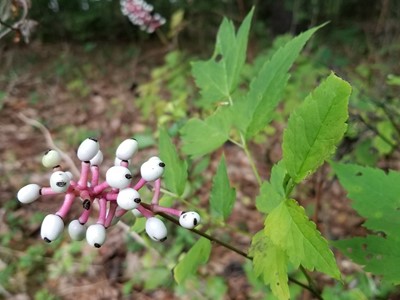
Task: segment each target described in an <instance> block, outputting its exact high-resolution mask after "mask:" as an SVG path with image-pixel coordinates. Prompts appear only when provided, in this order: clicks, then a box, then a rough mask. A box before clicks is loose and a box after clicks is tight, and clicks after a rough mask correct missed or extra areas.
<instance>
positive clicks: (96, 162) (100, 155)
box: [90, 150, 104, 166]
mask: <svg viewBox="0 0 400 300" xmlns="http://www.w3.org/2000/svg"><path fill="white" fill-rule="evenodd" d="M103 158H104V157H103V152H101V150H99V151H98V152H97V154H96V155H95V156H94V157H93V158H92V159H91V160H90V164H91V165H92V166H99V165H100V164H101V163H102V162H103Z"/></svg>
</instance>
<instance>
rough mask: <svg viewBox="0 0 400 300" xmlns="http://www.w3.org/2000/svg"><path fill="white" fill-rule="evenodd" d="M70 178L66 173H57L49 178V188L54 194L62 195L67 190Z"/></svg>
mask: <svg viewBox="0 0 400 300" xmlns="http://www.w3.org/2000/svg"><path fill="white" fill-rule="evenodd" d="M70 180H71V179H70V177H69V176H68V174H67V173H65V172H62V171H57V172H54V173H53V174H51V176H50V187H51V189H52V190H53V191H54V192H56V193H64V192H66V191H67V190H68V187H69V184H70Z"/></svg>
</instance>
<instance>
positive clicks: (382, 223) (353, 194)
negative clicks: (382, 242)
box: [331, 163, 400, 236]
mask: <svg viewBox="0 0 400 300" xmlns="http://www.w3.org/2000/svg"><path fill="white" fill-rule="evenodd" d="M331 165H332V167H333V169H334V170H335V172H336V174H337V175H338V177H339V181H340V183H341V185H342V186H343V187H344V188H345V189H346V190H347V192H348V197H349V198H350V199H351V200H352V207H353V208H354V209H355V210H356V211H357V212H358V213H359V214H360V215H361V216H363V217H364V218H366V219H367V220H366V221H365V223H364V226H365V227H367V228H368V229H371V230H375V231H383V232H385V234H387V235H393V236H398V235H399V230H398V228H400V218H399V209H400V196H399V195H400V184H399V183H400V173H399V172H395V171H389V172H388V173H387V174H386V173H385V172H383V171H382V170H380V169H374V168H370V167H362V166H358V165H352V164H339V163H332V164H331Z"/></svg>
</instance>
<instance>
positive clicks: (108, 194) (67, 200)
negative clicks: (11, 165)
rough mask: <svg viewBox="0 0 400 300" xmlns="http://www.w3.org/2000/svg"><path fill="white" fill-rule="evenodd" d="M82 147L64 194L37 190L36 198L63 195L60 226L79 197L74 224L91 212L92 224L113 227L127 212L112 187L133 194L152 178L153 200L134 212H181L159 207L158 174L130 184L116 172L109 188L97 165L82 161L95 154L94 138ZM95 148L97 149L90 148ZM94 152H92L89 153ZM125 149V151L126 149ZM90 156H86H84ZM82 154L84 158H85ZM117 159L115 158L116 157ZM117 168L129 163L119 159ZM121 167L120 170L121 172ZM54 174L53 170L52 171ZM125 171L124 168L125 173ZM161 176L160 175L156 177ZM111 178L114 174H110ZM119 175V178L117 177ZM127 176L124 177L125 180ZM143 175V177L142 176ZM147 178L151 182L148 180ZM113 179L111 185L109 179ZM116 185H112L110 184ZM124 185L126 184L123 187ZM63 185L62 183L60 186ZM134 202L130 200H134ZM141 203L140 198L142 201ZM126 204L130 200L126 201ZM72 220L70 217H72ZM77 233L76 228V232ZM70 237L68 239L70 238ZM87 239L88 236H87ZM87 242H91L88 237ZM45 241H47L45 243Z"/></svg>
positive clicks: (46, 188)
mask: <svg viewBox="0 0 400 300" xmlns="http://www.w3.org/2000/svg"><path fill="white" fill-rule="evenodd" d="M81 145H83V147H82V148H81V152H80V155H81V157H82V155H84V157H85V161H82V162H81V170H80V176H79V179H78V181H74V180H72V179H71V180H70V182H69V187H68V189H67V191H66V192H65V193H58V192H54V191H53V190H52V188H51V187H41V188H40V190H39V195H40V196H46V197H48V196H56V195H61V194H64V201H63V203H62V205H61V206H60V208H59V209H58V211H57V212H56V215H58V216H59V217H61V218H62V220H63V221H64V223H66V222H67V218H68V215H69V214H70V212H71V208H72V207H73V205H74V201H75V200H76V199H77V198H79V199H80V200H81V203H80V205H79V206H78V207H80V208H81V214H80V216H79V218H78V221H79V223H80V224H81V225H85V224H86V223H87V222H88V220H89V217H90V215H91V214H92V213H93V211H97V220H96V223H97V224H100V225H103V226H104V227H105V228H108V227H110V226H112V225H113V224H115V223H116V222H113V220H116V219H118V218H120V217H122V216H123V215H124V214H125V213H127V210H124V209H122V208H121V207H119V206H118V203H117V198H118V195H119V192H120V189H118V188H115V186H117V187H118V186H121V187H125V186H127V188H133V189H135V190H136V191H139V190H140V189H141V188H142V187H144V186H145V185H146V184H147V183H148V181H147V180H153V178H156V177H157V178H156V179H154V181H153V182H154V189H153V191H154V193H153V197H152V200H151V203H150V204H143V205H142V204H139V205H138V206H137V210H138V211H139V212H140V213H141V214H142V215H143V216H144V217H145V218H146V219H149V218H153V217H154V215H155V214H157V213H165V214H169V215H172V216H177V217H179V216H181V215H182V211H181V210H177V209H174V208H169V207H163V206H160V205H159V199H160V195H161V179H160V178H158V177H160V176H161V175H162V172H161V173H157V175H155V176H153V177H146V178H147V180H145V179H144V178H143V177H141V178H140V179H139V180H138V181H137V182H136V183H133V182H131V178H132V176H130V173H129V176H128V175H126V174H127V173H117V174H116V177H117V178H114V177H112V179H111V182H110V184H112V185H113V186H114V187H111V186H110V184H109V183H107V181H105V180H104V181H102V180H101V179H100V172H99V166H98V165H97V164H96V165H91V162H90V161H89V160H90V159H89V160H86V158H89V157H90V156H91V154H92V153H95V152H96V151H100V150H96V149H98V142H97V140H95V139H90V140H89V141H88V139H87V140H85V144H83V143H82V144H81ZM84 147H86V148H87V152H85V151H82V149H83V148H84ZM94 147H97V148H94ZM93 149H95V150H96V151H95V150H93ZM128 150H129V149H128ZM88 153H90V154H88ZM85 155H86V156H85ZM117 158H118V159H119V157H118V155H117ZM152 159H154V157H152V158H150V159H149V161H154V160H152ZM157 161H159V162H160V163H161V164H158V165H159V166H161V165H162V166H161V167H162V168H164V166H165V164H164V163H162V162H161V160H159V158H157ZM119 164H120V166H122V167H124V168H128V166H129V163H128V161H127V160H121V161H120V163H119ZM124 168H122V169H124ZM57 170H62V168H61V167H59V168H58V169H57ZM146 170H147V173H148V172H149V171H150V172H152V171H151V170H152V169H150V168H148V169H146ZM53 171H54V170H53ZM124 172H126V169H125V171H124ZM159 174H161V175H159ZM113 175H114V173H113ZM120 175H121V176H122V177H121V178H120V177H119V176H120ZM127 176H128V177H127ZM143 176H144V175H143ZM150 178H151V179H150ZM114 179H115V180H116V181H115V182H114V181H113V180H114ZM119 182H122V183H123V184H121V185H118V184H119ZM114 183H116V184H114ZM126 183H129V184H128V185H126ZM64 184H65V183H64ZM134 200H136V199H133V200H132V201H134ZM142 200H143V199H142ZM129 201H130V199H129ZM142 203H143V202H142ZM93 205H95V207H96V208H97V207H98V210H96V209H95V210H94V209H93ZM72 219H73V218H72ZM79 230H80V229H79ZM71 237H72V236H71ZM87 237H88V236H87ZM92 237H93V236H92ZM89 240H91V239H90V238H89ZM47 242H49V241H47ZM101 245H102V243H100V244H98V243H95V247H100V246H101Z"/></svg>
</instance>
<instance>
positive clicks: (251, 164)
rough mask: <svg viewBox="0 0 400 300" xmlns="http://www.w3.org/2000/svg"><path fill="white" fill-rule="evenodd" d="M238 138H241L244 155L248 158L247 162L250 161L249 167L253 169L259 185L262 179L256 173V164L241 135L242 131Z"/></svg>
mask: <svg viewBox="0 0 400 300" xmlns="http://www.w3.org/2000/svg"><path fill="white" fill-rule="evenodd" d="M240 139H241V140H242V146H243V150H244V153H246V156H247V158H248V159H249V163H250V166H251V169H252V170H253V173H254V176H255V177H256V179H257V183H258V186H261V185H262V180H261V177H260V174H259V173H258V170H257V167H256V164H255V162H254V159H253V156H252V155H251V153H250V151H249V148H248V147H247V142H246V139H245V137H244V136H243V134H242V133H240Z"/></svg>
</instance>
